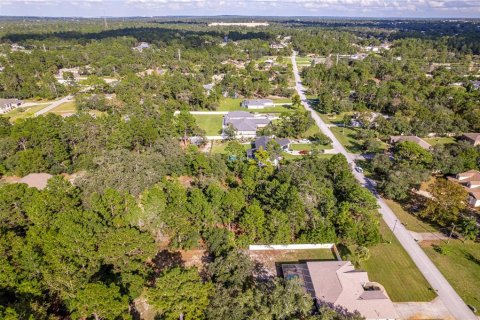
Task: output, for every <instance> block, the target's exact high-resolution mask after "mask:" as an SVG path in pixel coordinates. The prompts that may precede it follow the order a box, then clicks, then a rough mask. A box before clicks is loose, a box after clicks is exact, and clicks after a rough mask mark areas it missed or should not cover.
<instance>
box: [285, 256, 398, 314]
mask: <svg viewBox="0 0 480 320" xmlns="http://www.w3.org/2000/svg"><path fill="white" fill-rule="evenodd" d="M282 273H283V277H284V278H285V279H286V280H292V279H297V280H298V281H299V282H300V284H301V285H302V286H303V287H304V288H305V290H306V291H307V292H308V293H309V294H310V295H311V296H312V297H313V298H314V299H315V300H316V302H317V304H318V305H322V304H325V303H326V304H333V305H336V306H341V307H343V308H345V309H346V310H347V311H348V312H352V313H353V312H355V311H357V312H359V313H360V314H361V315H362V316H363V317H365V318H366V319H398V318H399V315H398V313H397V311H396V310H395V307H394V305H393V303H392V300H390V298H389V296H388V294H387V292H386V291H385V288H384V287H383V286H382V285H381V284H379V283H377V282H371V281H370V280H369V279H368V274H367V272H365V271H361V270H355V267H354V266H353V264H352V263H351V262H350V261H306V262H304V263H296V264H291V263H288V264H282Z"/></svg>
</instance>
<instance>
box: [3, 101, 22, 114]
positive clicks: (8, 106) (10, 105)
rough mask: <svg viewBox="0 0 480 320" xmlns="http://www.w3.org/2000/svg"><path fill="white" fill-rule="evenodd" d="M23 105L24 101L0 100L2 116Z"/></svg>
mask: <svg viewBox="0 0 480 320" xmlns="http://www.w3.org/2000/svg"><path fill="white" fill-rule="evenodd" d="M21 105H22V101H21V100H18V99H0V114H3V113H7V112H8V111H10V110H13V109H15V108H18V107H20V106H21Z"/></svg>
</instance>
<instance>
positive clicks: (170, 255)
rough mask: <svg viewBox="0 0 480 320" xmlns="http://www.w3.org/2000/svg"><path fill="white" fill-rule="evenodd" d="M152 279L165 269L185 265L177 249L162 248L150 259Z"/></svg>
mask: <svg viewBox="0 0 480 320" xmlns="http://www.w3.org/2000/svg"><path fill="white" fill-rule="evenodd" d="M152 264H153V267H152V275H151V278H152V280H153V279H155V278H156V277H158V276H159V275H160V274H161V273H162V272H163V271H165V270H166V269H170V268H174V267H181V268H183V267H184V266H185V261H184V260H183V259H182V255H181V254H180V252H178V251H169V250H162V251H160V252H158V253H157V255H156V256H155V257H154V258H153V259H152Z"/></svg>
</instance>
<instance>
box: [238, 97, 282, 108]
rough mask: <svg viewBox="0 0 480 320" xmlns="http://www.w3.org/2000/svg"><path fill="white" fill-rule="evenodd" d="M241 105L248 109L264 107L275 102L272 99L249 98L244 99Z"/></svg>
mask: <svg viewBox="0 0 480 320" xmlns="http://www.w3.org/2000/svg"><path fill="white" fill-rule="evenodd" d="M241 106H242V107H244V108H247V109H264V108H267V107H273V106H275V104H274V103H273V101H272V100H270V99H247V100H243V101H242V103H241Z"/></svg>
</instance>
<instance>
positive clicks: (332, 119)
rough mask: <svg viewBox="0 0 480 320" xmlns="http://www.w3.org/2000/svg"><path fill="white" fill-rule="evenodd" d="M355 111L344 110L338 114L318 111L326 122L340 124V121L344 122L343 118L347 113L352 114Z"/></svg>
mask: <svg viewBox="0 0 480 320" xmlns="http://www.w3.org/2000/svg"><path fill="white" fill-rule="evenodd" d="M354 113H355V112H353V111H352V112H342V113H339V114H336V113H329V114H325V113H320V112H318V115H319V116H320V118H322V120H323V121H324V122H325V123H330V124H338V123H343V118H344V117H345V116H346V115H352V114H354Z"/></svg>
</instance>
